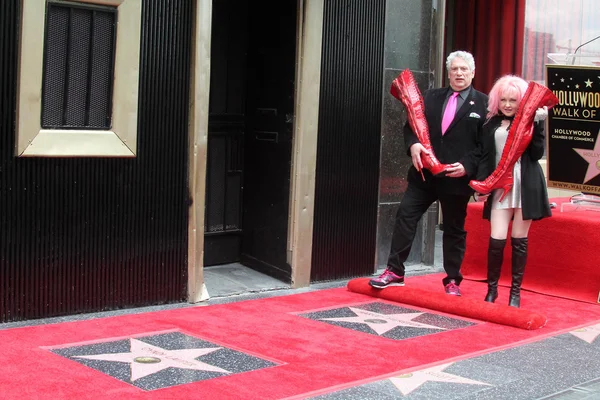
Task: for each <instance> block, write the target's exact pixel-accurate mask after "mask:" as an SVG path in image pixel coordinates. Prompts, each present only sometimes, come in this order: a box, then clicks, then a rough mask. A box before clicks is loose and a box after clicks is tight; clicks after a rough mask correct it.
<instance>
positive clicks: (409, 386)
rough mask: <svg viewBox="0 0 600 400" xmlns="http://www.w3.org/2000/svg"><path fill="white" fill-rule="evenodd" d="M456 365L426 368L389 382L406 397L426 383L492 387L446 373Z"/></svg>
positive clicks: (390, 379)
mask: <svg viewBox="0 0 600 400" xmlns="http://www.w3.org/2000/svg"><path fill="white" fill-rule="evenodd" d="M453 364H454V363H448V364H442V365H438V366H435V367H431V368H426V369H423V370H420V371H415V372H411V373H408V374H404V375H399V376H394V377H392V378H389V381H390V382H392V383H393V384H394V386H396V388H398V390H399V391H400V392H401V393H402V394H403V395H404V396H406V395H408V394H410V393H412V392H413V391H415V390H416V389H418V388H419V387H421V386H422V385H423V384H425V383H426V382H448V383H459V384H467V385H486V386H492V385H491V384H489V383H486V382H481V381H476V380H473V379H469V378H463V377H462V376H459V375H454V374H449V373H447V372H444V370H445V369H446V368H448V367H449V366H451V365H453Z"/></svg>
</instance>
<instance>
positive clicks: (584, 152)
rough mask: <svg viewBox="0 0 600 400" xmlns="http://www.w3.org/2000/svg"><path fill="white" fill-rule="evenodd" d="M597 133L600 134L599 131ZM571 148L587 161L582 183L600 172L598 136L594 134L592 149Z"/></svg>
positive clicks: (599, 142) (599, 143)
mask: <svg viewBox="0 0 600 400" xmlns="http://www.w3.org/2000/svg"><path fill="white" fill-rule="evenodd" d="M598 133H599V134H600V131H598ZM573 150H575V151H576V152H577V154H579V155H580V156H581V158H583V159H584V160H585V161H587V162H588V167H587V171H586V172H585V178H584V179H583V183H585V182H587V181H589V180H590V179H592V178H594V177H596V176H597V175H599V174H600V140H598V136H596V143H594V148H593V149H592V150H589V149H575V148H574V149H573Z"/></svg>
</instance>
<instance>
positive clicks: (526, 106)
mask: <svg viewBox="0 0 600 400" xmlns="http://www.w3.org/2000/svg"><path fill="white" fill-rule="evenodd" d="M557 104H558V99H557V98H556V96H555V95H554V93H552V92H551V91H550V90H549V89H548V88H547V87H545V86H542V85H540V84H538V83H535V82H530V83H529V85H528V87H527V91H526V92H525V94H524V95H523V99H521V103H520V104H519V108H518V109H517V114H516V115H515V119H514V121H513V123H512V125H511V127H510V130H509V131H508V137H507V139H506V144H505V145H504V150H503V151H502V157H501V158H500V162H499V163H498V166H497V167H496V169H495V170H494V172H492V174H491V175H490V176H488V177H487V178H486V179H485V180H484V181H474V180H473V181H471V182H470V183H469V186H471V188H473V189H474V190H475V191H476V192H477V193H481V194H487V193H490V192H491V191H492V190H494V189H502V190H503V192H502V195H501V196H500V199H499V200H500V201H502V200H503V199H504V197H505V196H506V194H507V193H508V192H509V191H510V189H512V187H513V184H514V179H513V168H514V166H515V163H516V162H517V160H519V158H520V157H521V155H522V154H523V152H524V151H525V150H526V149H527V146H529V143H530V142H531V138H532V136H533V119H534V118H535V112H536V110H537V109H538V108H541V107H544V106H546V107H548V108H551V107H554V106H555V105H557Z"/></svg>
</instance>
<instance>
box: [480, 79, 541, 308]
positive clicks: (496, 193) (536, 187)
mask: <svg viewBox="0 0 600 400" xmlns="http://www.w3.org/2000/svg"><path fill="white" fill-rule="evenodd" d="M527 87H528V83H527V82H526V81H525V80H523V79H522V78H520V77H518V76H514V75H506V76H503V77H501V78H500V79H498V80H497V81H496V83H495V84H494V86H493V87H492V90H491V92H490V94H489V101H488V111H489V112H488V114H487V120H486V123H485V124H484V126H483V143H484V149H485V150H484V156H483V158H482V161H481V164H480V167H479V171H478V174H477V175H478V179H480V180H483V179H485V178H486V177H487V176H489V175H490V174H491V173H492V172H493V171H494V170H495V169H496V167H497V166H498V164H499V162H500V159H501V156H502V153H503V150H504V146H505V144H506V141H507V138H508V134H509V130H510V126H511V123H512V121H513V119H514V117H515V115H516V113H517V110H518V108H519V104H520V102H521V100H522V99H523V95H524V94H525V92H526V91H527ZM547 116H548V109H547V107H543V108H539V109H537V111H536V114H535V118H534V121H535V122H534V124H533V128H532V129H533V136H532V138H531V142H530V143H529V145H528V146H527V148H526V150H525V151H524V152H523V154H522V155H521V157H520V158H519V159H518V160H517V161H516V162H515V164H514V166H513V171H512V172H513V177H514V184H513V186H512V188H511V189H510V191H509V192H508V193H503V189H495V190H493V191H492V192H491V193H489V194H486V195H481V194H477V193H476V194H475V199H476V200H477V201H485V202H486V204H485V205H484V208H483V218H485V219H488V220H490V223H491V235H490V239H489V247H488V268H487V283H488V292H487V295H486V296H485V301H487V302H491V303H493V302H495V301H496V299H497V298H498V280H499V279H500V272H501V269H502V262H503V256H504V247H505V245H506V241H507V237H508V229H509V225H510V223H511V221H512V229H511V232H510V240H511V247H512V285H511V289H510V299H509V305H510V306H513V307H520V304H521V283H522V282H523V274H524V271H525V264H526V262H527V245H528V233H529V227H530V226H531V222H532V221H534V220H539V219H542V218H545V217H549V216H551V215H552V212H551V210H550V204H549V201H548V192H547V189H546V178H545V177H544V172H543V170H542V167H541V166H540V164H539V162H538V160H540V159H541V158H542V156H543V155H544V144H545V141H546V139H545V134H544V120H545V119H546V117H547Z"/></svg>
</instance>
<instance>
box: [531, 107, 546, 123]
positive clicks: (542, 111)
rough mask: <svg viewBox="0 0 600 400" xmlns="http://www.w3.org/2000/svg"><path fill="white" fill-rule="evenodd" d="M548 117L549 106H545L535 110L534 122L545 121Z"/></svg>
mask: <svg viewBox="0 0 600 400" xmlns="http://www.w3.org/2000/svg"><path fill="white" fill-rule="evenodd" d="M546 118H548V107H546V106H544V107H542V108H538V109H537V110H536V111H535V117H534V118H533V122H539V121H545V120H546Z"/></svg>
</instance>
